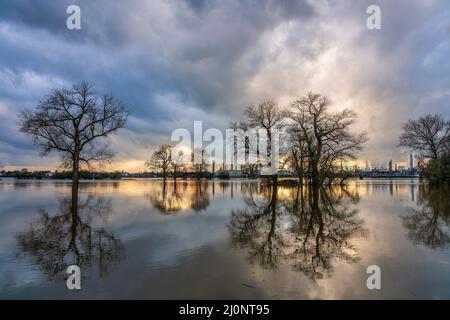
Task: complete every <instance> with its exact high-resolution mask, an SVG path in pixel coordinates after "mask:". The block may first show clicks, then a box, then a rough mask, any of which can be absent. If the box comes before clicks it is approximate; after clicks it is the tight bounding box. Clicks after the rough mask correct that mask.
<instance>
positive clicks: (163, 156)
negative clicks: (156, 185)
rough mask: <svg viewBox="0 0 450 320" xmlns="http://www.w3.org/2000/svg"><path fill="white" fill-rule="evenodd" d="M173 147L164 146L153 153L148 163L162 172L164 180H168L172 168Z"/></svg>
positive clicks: (150, 166)
mask: <svg viewBox="0 0 450 320" xmlns="http://www.w3.org/2000/svg"><path fill="white" fill-rule="evenodd" d="M171 153H172V147H171V146H170V145H168V144H163V145H160V146H159V147H158V149H157V150H156V151H155V152H153V154H152V156H151V158H150V160H148V161H147V162H146V165H147V166H148V167H149V168H151V169H154V170H161V171H162V174H163V178H164V180H166V178H167V173H168V172H169V169H170V167H171V166H172V157H171Z"/></svg>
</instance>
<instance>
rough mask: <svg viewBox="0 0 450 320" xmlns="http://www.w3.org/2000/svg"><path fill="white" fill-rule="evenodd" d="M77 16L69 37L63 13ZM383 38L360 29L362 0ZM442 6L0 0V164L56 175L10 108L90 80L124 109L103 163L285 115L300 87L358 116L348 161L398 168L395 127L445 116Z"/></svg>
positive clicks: (326, 0)
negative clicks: (255, 115) (358, 138)
mask: <svg viewBox="0 0 450 320" xmlns="http://www.w3.org/2000/svg"><path fill="white" fill-rule="evenodd" d="M71 4H76V5H78V6H79V7H80V9H81V29H80V30H68V29H67V27H66V19H67V18H68V16H69V15H68V14H67V13H66V8H67V7H68V6H69V5H71ZM372 4H376V5H378V6H379V7H380V9H381V29H380V30H369V29H368V28H367V26H366V20H367V18H368V17H369V15H368V14H367V13H366V10H367V7H368V6H369V5H372ZM449 54H450V2H449V1H448V0H396V1H389V0H384V1H383V0H378V1H376V0H369V1H365V0H318V1H310V0H284V1H283V0H249V1H245V0H241V1H235V0H227V1H225V0H222V1H220V0H217V1H215V0H211V1H206V0H198V1H196V0H169V1H167V0H161V1H157V0H155V1H150V0H148V1H145V0H127V1H118V0H117V1H109V0H95V1H92V0H82V1H77V0H68V1H67V0H59V1H51V0H47V1H43V0H33V1H26V0H3V1H1V3H0V83H1V86H0V119H1V121H0V169H1V168H5V169H14V168H22V167H27V168H29V169H55V168H57V167H58V166H59V163H60V158H59V156H58V154H56V153H55V154H51V155H50V156H47V157H45V158H42V157H40V156H39V149H38V148H37V147H36V146H33V144H32V141H31V140H30V138H29V137H27V136H24V135H23V134H21V133H19V132H18V127H19V119H18V113H19V112H20V111H21V110H24V109H28V110H32V109H33V108H34V107H35V106H36V105H37V103H38V102H39V100H41V99H43V98H44V97H45V96H46V95H47V94H48V93H49V92H50V90H51V89H53V88H61V87H69V86H71V85H72V84H74V83H77V82H80V81H82V80H87V81H89V82H90V83H91V84H92V85H93V87H94V88H95V90H96V92H98V93H100V94H103V93H111V94H112V95H113V96H114V97H116V98H117V99H118V100H120V101H121V102H123V103H124V104H125V105H127V106H128V108H129V109H130V110H131V115H130V116H129V119H128V121H127V123H126V125H125V127H124V128H123V129H122V130H121V131H119V133H118V134H117V135H115V136H113V137H111V145H112V147H113V149H114V151H116V152H117V154H116V158H115V162H114V165H113V166H114V168H120V169H123V170H127V171H132V172H136V171H142V170H145V167H144V161H145V160H146V159H148V158H149V157H150V154H151V151H152V150H153V149H154V148H155V146H157V145H158V144H162V143H167V142H169V141H170V135H171V132H172V131H173V130H174V129H177V128H187V129H190V130H192V128H193V121H199V120H200V121H203V128H204V129H207V128H218V129H221V130H224V129H225V128H226V127H227V125H228V123H229V121H233V120H239V119H240V118H241V116H242V112H243V110H244V108H245V107H246V106H247V105H249V104H252V103H254V104H256V103H258V102H260V101H262V100H263V99H267V98H274V99H275V100H276V101H277V102H278V103H279V104H280V105H281V106H283V107H286V106H288V105H289V103H290V101H292V100H293V99H295V98H297V97H300V96H302V95H304V94H305V93H307V92H308V91H314V92H317V93H320V94H322V95H325V96H327V97H328V98H329V99H330V100H331V101H332V102H333V105H332V108H331V109H332V110H340V109H343V108H351V109H353V110H354V111H356V113H357V114H358V119H357V122H356V123H355V125H354V130H355V131H361V130H366V131H367V133H368V135H369V138H370V140H369V141H368V142H367V143H366V148H365V150H364V151H363V152H362V153H361V155H360V157H359V159H360V160H361V161H363V162H365V161H370V162H371V163H372V165H381V164H386V163H387V162H388V161H389V160H390V159H393V160H394V161H401V160H406V159H407V158H408V154H409V151H408V150H403V149H400V148H398V147H397V144H398V136H399V135H400V131H401V125H402V123H404V122H405V121H406V120H408V119H409V118H417V117H419V116H421V115H424V114H427V113H440V114H443V115H444V116H446V117H449V116H450V55H449Z"/></svg>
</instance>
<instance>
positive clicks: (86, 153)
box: [20, 82, 129, 199]
mask: <svg viewBox="0 0 450 320" xmlns="http://www.w3.org/2000/svg"><path fill="white" fill-rule="evenodd" d="M128 114H129V111H128V110H127V108H126V107H125V106H124V105H122V104H121V103H120V102H117V101H116V100H115V99H114V98H113V97H112V96H111V95H104V96H103V97H101V98H98V97H97V96H96V95H95V92H94V90H93V89H92V87H91V85H90V84H89V83H87V82H81V83H79V84H75V85H73V86H72V88H70V89H56V90H53V91H52V92H51V94H50V95H49V96H48V97H47V98H46V99H45V100H43V101H41V102H40V103H39V104H38V106H37V109H36V110H35V111H33V112H31V111H23V112H22V113H21V115H20V116H21V128H20V131H21V132H23V133H25V134H27V135H29V136H31V137H32V138H33V141H34V143H35V144H36V145H38V146H40V147H41V155H42V156H45V155H48V154H49V153H50V152H52V151H57V152H60V153H61V154H62V159H63V163H64V164H65V165H66V166H68V167H71V168H72V180H73V184H72V198H73V199H75V198H76V197H77V196H78V183H79V170H80V164H84V165H87V166H88V168H90V167H91V164H92V163H103V162H105V161H108V160H110V159H111V158H112V156H113V153H112V152H111V151H110V150H109V148H108V143H107V140H106V139H105V138H106V137H107V136H109V135H111V134H113V133H115V132H117V130H118V129H120V128H122V127H123V126H124V124H125V122H126V120H127V117H128Z"/></svg>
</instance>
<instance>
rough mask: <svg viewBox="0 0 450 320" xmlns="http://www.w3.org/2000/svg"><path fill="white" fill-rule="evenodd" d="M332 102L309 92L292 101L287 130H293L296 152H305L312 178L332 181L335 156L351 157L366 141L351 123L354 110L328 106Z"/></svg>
mask: <svg viewBox="0 0 450 320" xmlns="http://www.w3.org/2000/svg"><path fill="white" fill-rule="evenodd" d="M330 105H331V102H330V100H329V99H328V98H327V97H324V96H321V95H319V94H314V93H312V92H310V93H308V94H307V95H305V96H304V97H302V98H300V99H298V100H295V101H294V102H292V104H291V108H292V110H293V114H292V115H291V119H292V120H293V123H292V125H291V128H290V131H291V132H292V133H293V134H294V135H292V134H291V136H293V137H294V140H295V141H296V144H297V145H296V147H298V148H300V149H299V152H300V153H302V158H304V153H305V152H306V154H307V156H306V157H307V161H308V167H309V171H310V172H309V173H310V178H311V182H312V184H313V185H320V184H323V183H324V181H325V179H326V178H328V181H329V182H330V183H331V182H332V181H333V179H334V177H335V172H336V165H337V163H338V160H349V159H354V158H355V156H356V154H357V152H359V151H360V150H362V148H363V144H364V142H366V141H367V134H366V133H365V132H362V133H359V134H354V133H352V132H350V126H351V125H352V124H353V123H354V121H355V118H356V114H355V113H354V112H353V111H351V110H349V109H344V110H342V111H338V112H330V111H329V110H328V108H329V106H330Z"/></svg>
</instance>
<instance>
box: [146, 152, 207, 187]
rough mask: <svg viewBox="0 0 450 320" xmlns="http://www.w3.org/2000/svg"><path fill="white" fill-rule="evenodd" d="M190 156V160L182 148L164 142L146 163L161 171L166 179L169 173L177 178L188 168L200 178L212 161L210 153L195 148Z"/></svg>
mask: <svg viewBox="0 0 450 320" xmlns="http://www.w3.org/2000/svg"><path fill="white" fill-rule="evenodd" d="M188 157H189V159H190V161H186V159H185V158H186V157H185V154H184V152H183V151H182V150H178V149H176V148H175V147H173V146H171V145H169V144H162V145H160V146H158V148H157V149H156V150H155V151H154V152H153V153H152V155H151V157H150V160H148V161H146V163H145V164H146V166H147V167H148V168H150V169H153V170H157V171H160V172H161V173H162V176H163V179H164V180H166V179H167V177H168V176H169V174H171V175H172V178H173V179H174V180H176V179H177V177H178V176H179V175H180V174H181V173H182V172H185V171H186V170H188V169H190V170H191V171H193V172H194V173H195V176H196V177H197V179H200V178H201V177H202V176H203V174H204V173H205V172H206V171H207V168H208V165H209V162H210V161H209V159H210V156H209V154H208V153H207V152H206V151H205V150H204V149H200V148H195V149H194V150H192V152H191V154H190V155H188ZM195 160H197V161H195ZM187 162H188V163H187Z"/></svg>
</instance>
